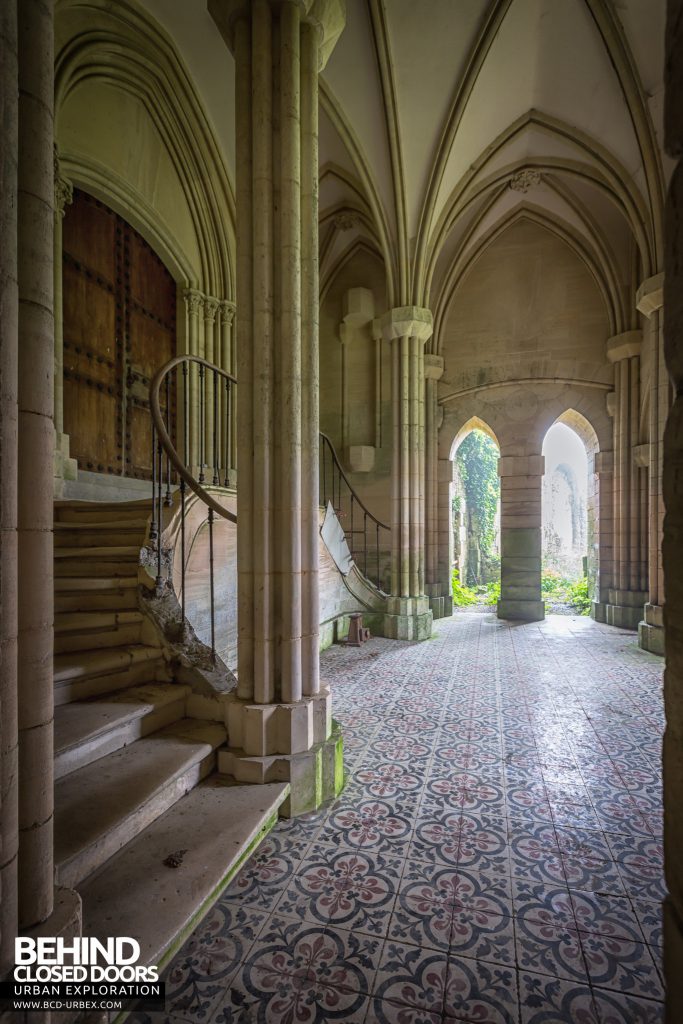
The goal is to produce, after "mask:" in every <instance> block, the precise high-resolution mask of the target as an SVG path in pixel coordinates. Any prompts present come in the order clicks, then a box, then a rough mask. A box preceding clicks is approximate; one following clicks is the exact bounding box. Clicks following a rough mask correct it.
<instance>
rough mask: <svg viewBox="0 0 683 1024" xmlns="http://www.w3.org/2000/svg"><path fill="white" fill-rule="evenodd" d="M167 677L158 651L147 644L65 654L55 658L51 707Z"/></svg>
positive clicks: (164, 664)
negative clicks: (53, 698)
mask: <svg viewBox="0 0 683 1024" xmlns="http://www.w3.org/2000/svg"><path fill="white" fill-rule="evenodd" d="M169 678H170V677H169V672H168V668H167V666H166V663H165V661H164V657H163V654H162V652H161V650H160V649H159V648H158V647H152V646H151V645H149V644H133V645H131V646H129V647H110V648H107V649H105V650H100V651H96V650H92V651H69V652H66V653H65V654H57V655H56V656H55V668H54V680H55V686H54V690H55V705H60V704H68V703H69V702H71V701H74V700H84V699H85V698H87V697H98V696H101V695H102V694H105V693H113V692H115V691H117V690H124V689H127V688H128V687H130V686H136V685H138V684H140V683H148V682H154V681H158V682H168V681H169Z"/></svg>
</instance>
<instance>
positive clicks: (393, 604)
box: [384, 595, 433, 640]
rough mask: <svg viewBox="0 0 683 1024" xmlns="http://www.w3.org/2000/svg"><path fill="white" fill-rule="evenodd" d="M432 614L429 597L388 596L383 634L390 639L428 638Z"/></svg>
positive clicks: (430, 631)
mask: <svg viewBox="0 0 683 1024" xmlns="http://www.w3.org/2000/svg"><path fill="white" fill-rule="evenodd" d="M432 623H433V616H432V611H431V608H430V607H429V598H428V597H427V596H426V595H421V596H420V597H390V598H389V600H388V601H387V613H386V615H385V616H384V635H385V637H388V638H389V639H390V640H429V638H430V636H431V635H432Z"/></svg>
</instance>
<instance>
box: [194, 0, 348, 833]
mask: <svg viewBox="0 0 683 1024" xmlns="http://www.w3.org/2000/svg"><path fill="white" fill-rule="evenodd" d="M209 9H210V12H211V14H212V16H213V18H214V20H215V21H216V23H217V25H218V27H219V28H220V30H221V32H222V34H223V36H224V37H225V39H226V41H227V42H228V45H229V46H230V47H231V49H232V50H233V53H234V56H235V64H236V143H237V158H236V165H237V179H236V184H237V216H238V220H237V336H238V339H239V346H238V354H237V377H238V380H239V388H238V419H239V423H240V431H239V436H238V441H237V468H238V474H239V489H238V498H237V501H238V504H237V514H238V520H239V529H238V533H237V567H238V690H237V699H236V700H235V701H234V703H233V705H232V707H231V709H230V712H229V716H230V717H229V733H230V742H231V749H230V751H229V752H227V753H224V754H222V755H221V760H220V767H221V770H224V771H228V772H230V773H231V774H233V775H235V777H236V778H238V779H242V780H245V781H246V780H249V781H269V780H270V779H276V778H278V779H281V778H286V779H288V780H289V781H290V782H291V785H292V793H291V797H290V806H289V810H290V813H292V814H295V813H299V812H301V811H304V810H307V809H310V808H311V807H315V806H317V804H318V803H320V801H321V800H322V799H323V798H325V797H328V796H331V795H333V794H334V793H335V792H336V791H337V790H338V788H339V787H340V785H341V781H342V777H341V766H340V764H339V761H338V758H339V755H340V738H339V739H338V738H337V737H336V736H335V735H333V734H332V723H331V708H330V696H329V691H327V690H326V689H324V688H323V687H321V683H320V676H319V637H318V631H319V626H318V618H319V608H318V603H319V596H318V377H319V375H318V301H319V300H318V235H317V223H318V199H317V177H318V153H317V139H318V120H317V118H318V72H319V70H320V69H321V67H322V65H323V61H324V58H325V57H326V56H327V54H328V53H329V52H330V51H331V47H332V45H333V43H334V41H335V40H336V38H337V36H338V35H339V33H340V32H341V30H342V28H343V25H344V8H343V5H342V4H341V3H335V2H325V3H320V2H319V0H316V2H314V3H312V2H310V0H309V2H305V3H304V2H285V3H280V2H275V0H253V2H252V3H245V2H243V0H211V3H210V4H209Z"/></svg>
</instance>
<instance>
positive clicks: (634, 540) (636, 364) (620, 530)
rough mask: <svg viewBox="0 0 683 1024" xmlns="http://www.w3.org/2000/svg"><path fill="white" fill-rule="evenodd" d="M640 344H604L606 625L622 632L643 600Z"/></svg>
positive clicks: (638, 337)
mask: <svg viewBox="0 0 683 1024" xmlns="http://www.w3.org/2000/svg"><path fill="white" fill-rule="evenodd" d="M641 345H642V333H641V332H640V331H627V332H626V333H624V334H618V335H616V336H615V337H613V338H610V339H609V341H608V342H607V358H608V359H609V360H610V362H611V363H613V364H614V477H613V496H614V548H613V565H614V571H613V577H612V587H611V588H610V590H609V594H608V600H607V604H606V605H605V621H606V622H607V623H608V625H610V626H620V627H621V628H624V629H637V627H638V622H639V621H640V618H641V616H642V609H643V605H644V604H645V601H646V600H647V593H646V592H645V591H644V590H643V586H644V581H643V580H642V579H641V557H640V555H641V552H640V538H641V531H640V513H641V504H640V491H639V480H638V468H637V466H636V463H635V454H636V448H637V446H638V424H639V396H640V349H641Z"/></svg>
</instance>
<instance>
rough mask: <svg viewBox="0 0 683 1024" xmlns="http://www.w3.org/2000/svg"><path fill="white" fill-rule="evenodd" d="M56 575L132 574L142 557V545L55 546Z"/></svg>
mask: <svg viewBox="0 0 683 1024" xmlns="http://www.w3.org/2000/svg"><path fill="white" fill-rule="evenodd" d="M54 558H55V576H83V574H84V573H87V575H88V576H130V575H131V573H132V571H133V569H134V567H135V566H137V564H138V561H139V558H140V545H139V544H136V545H118V546H116V547H110V548H107V547H102V545H99V546H97V547H85V548H73V547H70V548H59V547H56V548H55V553H54Z"/></svg>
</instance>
